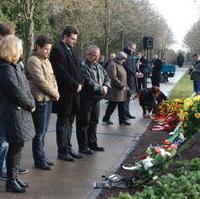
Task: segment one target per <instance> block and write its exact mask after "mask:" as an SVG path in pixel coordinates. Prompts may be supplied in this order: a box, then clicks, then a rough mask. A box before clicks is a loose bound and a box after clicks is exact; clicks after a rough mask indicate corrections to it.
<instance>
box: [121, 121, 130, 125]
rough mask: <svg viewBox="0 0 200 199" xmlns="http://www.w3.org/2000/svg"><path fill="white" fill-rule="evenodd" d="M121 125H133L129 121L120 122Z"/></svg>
mask: <svg viewBox="0 0 200 199" xmlns="http://www.w3.org/2000/svg"><path fill="white" fill-rule="evenodd" d="M119 124H120V125H131V123H129V122H127V121H122V122H119Z"/></svg>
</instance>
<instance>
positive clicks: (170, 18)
mask: <svg viewBox="0 0 200 199" xmlns="http://www.w3.org/2000/svg"><path fill="white" fill-rule="evenodd" d="M149 1H150V2H151V3H153V5H154V8H156V9H158V11H159V13H160V14H161V15H162V16H163V17H164V18H165V19H166V20H167V23H168V25H169V27H170V28H171V29H172V32H173V34H174V38H175V40H176V42H177V43H176V45H173V46H172V48H173V49H175V50H178V49H180V48H182V45H183V38H184V36H185V35H186V34H187V32H188V30H189V29H190V28H191V26H192V25H193V23H195V22H196V21H197V20H198V18H200V7H199V6H198V5H200V4H197V3H195V0H149ZM196 2H200V0H196Z"/></svg>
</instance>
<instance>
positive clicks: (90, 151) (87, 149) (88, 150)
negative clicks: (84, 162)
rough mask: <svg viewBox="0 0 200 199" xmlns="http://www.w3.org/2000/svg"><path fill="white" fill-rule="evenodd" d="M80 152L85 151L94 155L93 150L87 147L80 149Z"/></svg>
mask: <svg viewBox="0 0 200 199" xmlns="http://www.w3.org/2000/svg"><path fill="white" fill-rule="evenodd" d="M79 152H80V153H84V154H88V155H92V154H93V151H92V150H91V149H89V148H86V149H79Z"/></svg>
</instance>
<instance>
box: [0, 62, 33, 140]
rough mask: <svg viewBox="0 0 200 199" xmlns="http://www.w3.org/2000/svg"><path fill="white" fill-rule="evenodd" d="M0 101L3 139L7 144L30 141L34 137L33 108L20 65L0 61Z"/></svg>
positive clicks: (27, 85) (31, 97)
mask: <svg viewBox="0 0 200 199" xmlns="http://www.w3.org/2000/svg"><path fill="white" fill-rule="evenodd" d="M0 85H1V86H0V101H1V104H0V106H1V111H2V120H3V123H4V126H5V137H6V140H7V141H8V142H9V143H18V142H25V141H29V140H31V139H32V138H33V137H34V135H35V129H34V125H33V120H32V115H31V113H30V110H31V109H32V108H34V107H35V102H34V99H33V96H32V95H31V92H30V89H29V84H28V80H27V79H26V76H25V74H24V71H23V70H22V68H21V65H19V64H18V65H15V64H9V63H7V62H5V61H3V60H0Z"/></svg>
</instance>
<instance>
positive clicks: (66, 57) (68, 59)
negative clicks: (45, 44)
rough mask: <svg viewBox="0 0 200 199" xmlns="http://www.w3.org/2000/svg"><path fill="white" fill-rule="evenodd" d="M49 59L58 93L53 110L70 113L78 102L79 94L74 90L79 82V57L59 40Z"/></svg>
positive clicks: (59, 112) (77, 105)
mask: <svg viewBox="0 0 200 199" xmlns="http://www.w3.org/2000/svg"><path fill="white" fill-rule="evenodd" d="M71 53H72V54H71ZM50 61H51V64H52V67H53V70H54V74H55V76H56V80H57V84H58V90H59V93H60V99H59V101H57V102H53V112H54V113H58V114H65V115H70V114H71V112H72V110H73V109H74V108H76V109H78V108H79V104H80V95H79V93H77V92H76V90H77V88H78V84H81V71H80V60H79V57H78V55H77V53H76V52H75V50H74V49H73V48H71V52H70V51H69V50H68V48H67V46H66V44H64V43H63V42H60V43H59V44H57V45H54V46H53V48H52V51H51V54H50Z"/></svg>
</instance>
